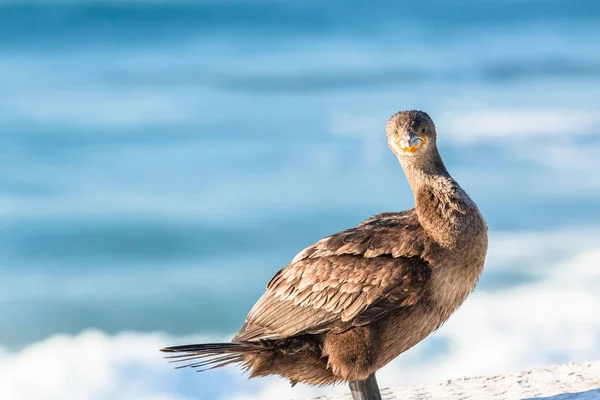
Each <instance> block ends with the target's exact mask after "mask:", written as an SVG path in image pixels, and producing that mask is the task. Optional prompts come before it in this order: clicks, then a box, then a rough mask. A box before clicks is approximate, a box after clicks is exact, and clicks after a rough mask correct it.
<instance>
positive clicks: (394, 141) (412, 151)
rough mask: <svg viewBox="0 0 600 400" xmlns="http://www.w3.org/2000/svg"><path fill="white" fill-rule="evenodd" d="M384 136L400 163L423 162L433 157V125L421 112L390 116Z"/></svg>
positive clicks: (434, 150)
mask: <svg viewBox="0 0 600 400" xmlns="http://www.w3.org/2000/svg"><path fill="white" fill-rule="evenodd" d="M386 134H387V140H388V145H389V146H390V149H392V151H393V152H394V153H395V154H396V155H397V156H398V158H399V159H400V161H401V162H403V161H409V160H410V161H411V162H415V161H418V160H421V161H425V160H427V159H430V158H431V157H432V156H435V153H436V133H435V125H434V124H433V121H432V120H431V118H430V117H429V115H427V113H424V112H423V111H415V110H411V111H400V112H397V113H396V114H394V115H392V117H391V118H390V120H389V121H388V123H387V127H386Z"/></svg>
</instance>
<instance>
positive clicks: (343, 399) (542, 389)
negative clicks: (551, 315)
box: [314, 361, 600, 400]
mask: <svg viewBox="0 0 600 400" xmlns="http://www.w3.org/2000/svg"><path fill="white" fill-rule="evenodd" d="M382 395H383V399H384V400H396V399H398V400H400V399H403V400H406V399H414V400H467V399H469V400H479V399H482V400H485V399H493V400H527V399H545V400H575V399H576V400H592V399H600V361H595V362H589V363H580V364H563V365H553V366H548V367H545V368H539V369H534V370H529V371H522V372H513V373H508V374H504V375H497V376H484V377H470V378H460V379H453V380H449V381H445V382H440V383H437V384H428V385H418V386H411V387H397V388H384V389H382ZM351 398H352V397H351V396H350V394H349V393H348V394H346V395H343V396H339V395H338V396H326V397H318V398H317V399H319V400H348V399H351ZM314 400H316V399H314Z"/></svg>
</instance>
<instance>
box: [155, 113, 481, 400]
mask: <svg viewBox="0 0 600 400" xmlns="http://www.w3.org/2000/svg"><path fill="white" fill-rule="evenodd" d="M386 133H387V142H388V145H389V147H390V149H391V150H392V151H393V152H394V154H396V156H397V157H398V160H399V161H400V164H401V165H402V168H403V169H404V173H405V174H406V177H407V178H408V181H409V183H410V186H411V188H412V191H413V194H414V197H415V208H413V209H410V210H407V211H403V212H386V213H382V214H378V215H376V216H374V217H372V218H369V219H367V220H366V221H364V222H362V223H360V224H358V225H357V226H356V227H354V228H350V229H347V230H345V231H342V232H339V233H336V234H333V235H331V236H328V237H326V238H324V239H322V240H320V241H318V242H317V243H315V244H314V245H312V246H310V247H307V248H306V249H304V250H303V251H302V252H301V253H300V254H298V255H297V256H296V257H295V258H294V259H293V260H292V262H291V263H289V264H288V265H287V266H286V267H285V268H283V269H282V270H280V271H279V272H277V273H276V274H275V276H274V277H273V278H272V279H271V281H270V282H269V283H268V285H267V290H266V292H265V293H264V294H263V296H262V297H261V298H260V299H259V300H258V302H257V303H256V304H255V305H254V307H253V308H252V310H251V311H250V313H249V314H248V317H247V318H246V323H245V324H244V325H243V326H242V327H241V329H240V330H239V332H238V333H237V335H236V336H235V337H234V338H233V339H232V341H231V342H230V343H215V344H194V345H187V346H176V347H167V348H165V349H162V351H166V352H176V353H182V354H179V355H175V356H172V357H171V358H174V360H175V361H188V362H190V363H189V364H187V365H183V366H182V367H187V366H189V367H194V368H207V369H212V368H217V367H221V366H224V365H228V364H232V363H239V364H241V365H242V367H243V368H244V369H246V370H248V371H249V372H250V377H257V376H266V375H273V374H277V375H281V376H283V377H285V378H287V379H289V380H290V382H291V383H292V385H294V384H296V383H297V382H305V383H308V384H312V385H327V384H333V383H336V382H349V383H350V389H351V391H352V396H353V398H354V399H355V400H359V399H365V400H371V399H373V400H376V399H380V398H381V395H380V393H379V389H378V386H377V381H376V380H375V372H376V371H377V370H378V369H380V368H381V367H383V366H384V365H386V364H387V363H389V362H390V361H392V360H393V359H394V358H396V357H397V356H398V355H399V354H401V353H402V352H404V351H406V350H408V349H409V348H411V347H413V346H414V345H415V344H417V343H419V342H420V341H421V340H423V339H424V338H425V337H427V336H428V335H429V334H430V333H432V332H433V331H435V330H436V329H438V328H439V327H440V326H441V325H442V324H443V323H444V322H445V321H446V320H447V319H448V318H449V317H450V315H451V314H452V312H454V310H456V309H457V308H458V306H460V305H461V303H462V302H463V301H464V300H465V298H466V297H467V295H468V294H469V293H471V291H473V289H474V288H475V285H476V283H477V280H478V279H479V276H480V274H481V272H482V270H483V264H484V260H485V255H486V252H487V226H486V224H485V221H484V219H483V217H482V215H481V213H480V212H479V209H478V208H477V205H476V204H475V203H474V202H473V200H471V198H470V197H469V196H468V195H467V193H466V192H465V191H464V190H463V189H462V188H461V187H460V186H459V184H458V183H457V182H456V181H455V180H454V179H453V178H452V177H451V176H450V174H449V173H448V170H447V169H446V167H445V166H444V163H443V162H442V158H441V156H440V154H439V152H438V149H437V146H436V129H435V125H434V123H433V121H432V120H431V118H430V117H429V115H427V114H426V113H424V112H422V111H401V112H398V113H396V114H394V115H393V116H392V117H391V118H390V120H389V121H388V124H387V127H386Z"/></svg>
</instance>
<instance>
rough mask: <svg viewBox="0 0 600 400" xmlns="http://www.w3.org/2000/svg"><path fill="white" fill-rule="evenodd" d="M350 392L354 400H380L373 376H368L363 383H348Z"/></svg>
mask: <svg viewBox="0 0 600 400" xmlns="http://www.w3.org/2000/svg"><path fill="white" fill-rule="evenodd" d="M350 392H351V393H352V398H353V399H354V400H381V393H380V392H379V386H378V385H377V379H375V374H371V375H369V377H368V378H367V379H365V380H364V381H354V382H350Z"/></svg>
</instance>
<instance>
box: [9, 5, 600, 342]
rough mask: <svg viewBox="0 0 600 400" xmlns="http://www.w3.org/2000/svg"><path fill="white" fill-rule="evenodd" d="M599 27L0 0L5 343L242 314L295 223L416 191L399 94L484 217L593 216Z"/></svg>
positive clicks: (479, 16) (553, 223) (508, 8)
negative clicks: (401, 148) (403, 157)
mask: <svg viewBox="0 0 600 400" xmlns="http://www.w3.org/2000/svg"><path fill="white" fill-rule="evenodd" d="M599 43H600V2H598V1H594V0H590V1H573V0H571V1H537V0H526V1H523V0H521V1H504V2H493V1H485V0H461V1H454V2H450V1H442V0H427V1H419V2H396V1H371V2H358V1H341V0H333V1H328V2H320V1H304V2H293V3H292V2H287V1H261V2H259V1H210V0H204V1H198V2H193V1H173V2H167V1H150V0H148V1H144V0H139V1H133V0H131V1H124V2H118V1H84V0H80V1H75V0H72V1H58V0H56V1H41V0H40V1H17V0H14V1H6V0H5V1H0V276H1V279H0V344H2V345H3V346H5V347H6V348H8V349H13V350H18V349H20V348H22V347H23V346H25V345H27V344H29V343H32V342H36V341H40V340H42V339H44V338H46V337H48V336H51V335H53V334H56V333H70V334H75V333H79V332H81V331H83V330H85V329H88V328H97V329H99V330H101V331H104V332H108V333H116V332H121V331H137V332H154V331H163V332H166V333H168V334H172V335H191V334H206V335H228V334H231V333H233V332H235V331H236V330H237V328H238V327H239V326H240V325H241V323H242V321H243V318H244V316H245V314H246V313H247V312H248V310H249V309H250V307H251V306H252V304H253V303H254V301H255V300H256V299H257V298H258V296H259V295H260V294H261V293H262V291H263V289H264V285H265V283H266V282H267V281H268V279H269V278H270V277H271V275H272V274H273V273H275V272H276V271H277V270H278V269H279V268H281V267H282V266H284V265H285V264H286V263H287V262H288V261H289V260H291V259H292V258H293V256H294V255H295V254H296V253H297V252H298V251H300V250H301V249H302V248H303V247H305V246H306V245H309V244H311V243H312V242H314V241H316V240H318V239H320V238H321V237H323V236H325V235H327V234H330V233H333V232H335V231H337V230H341V229H344V228H346V227H349V226H351V225H353V224H356V223H358V222H359V221H361V220H362V219H364V218H367V217H369V216H371V215H373V214H375V213H378V212H381V211H393V210H402V209H406V208H409V207H412V202H413V199H412V194H411V192H410V190H409V187H408V185H407V183H406V182H405V178H404V175H403V173H402V170H401V168H400V167H399V165H397V161H396V160H395V158H394V157H393V155H392V154H391V153H390V152H389V151H388V150H387V148H386V144H385V134H384V127H385V123H386V121H387V118H389V116H390V115H392V114H393V113H394V112H396V111H397V110H400V109H410V108H417V109H423V110H425V111H427V112H429V113H430V115H431V116H432V117H433V118H434V120H435V121H436V122H437V126H438V135H439V141H440V147H441V152H442V155H443V157H444V159H445V160H446V163H447V165H448V167H449V169H450V171H451V172H452V173H453V175H454V176H455V177H456V178H457V180H458V181H459V182H461V184H462V185H463V187H465V189H466V190H467V191H468V192H469V193H470V194H471V196H472V197H473V198H474V199H475V201H476V202H477V203H478V204H479V205H480V207H481V209H482V211H483V213H484V215H485V217H486V218H487V221H488V224H489V226H490V229H491V231H492V233H493V234H494V233H495V232H522V231H527V232H529V231H553V230H561V229H578V228H581V227H586V228H594V227H597V226H600V212H598V206H599V204H600V201H599V200H600V165H599V161H598V154H600V153H597V152H596V151H597V150H599V149H600V135H599V134H600V117H599V113H600V107H599V105H600V44H599ZM529 115H531V117H530V116H529ZM540 121H541V122H540ZM534 122H535V123H536V124H537V123H538V122H540V123H542V126H541V127H536V126H534ZM544 123H545V125H543V124H544ZM537 278H538V277H536V276H535V275H534V274H531V273H530V271H528V270H527V268H522V269H516V270H515V269H512V270H507V271H505V272H503V271H502V270H492V271H491V272H489V273H488V272H486V274H484V277H483V279H482V282H481V286H480V287H479V289H478V290H480V291H495V290H499V288H505V287H515V286H517V285H519V284H521V283H523V282H529V281H531V280H535V279H537Z"/></svg>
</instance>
